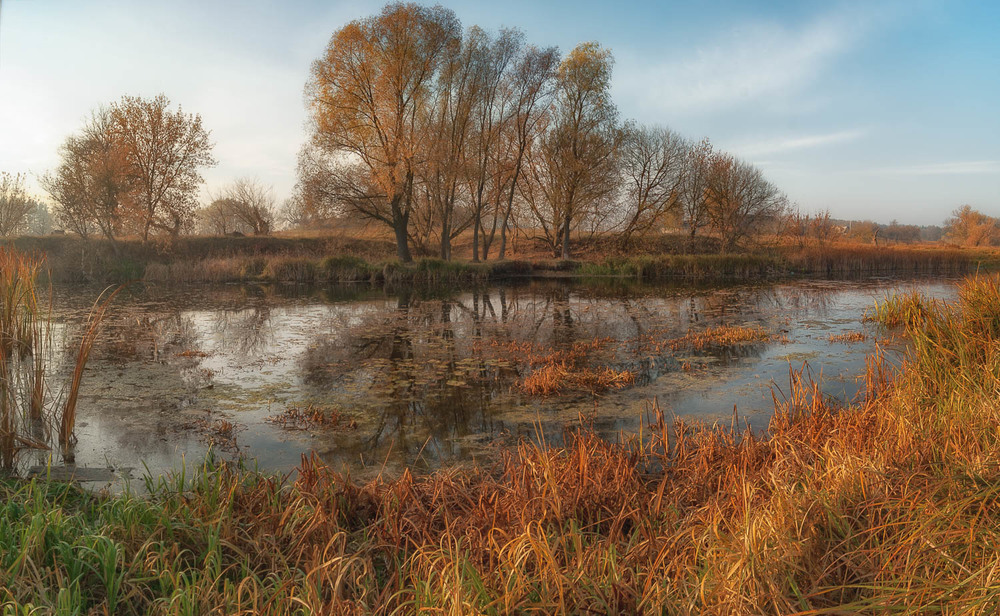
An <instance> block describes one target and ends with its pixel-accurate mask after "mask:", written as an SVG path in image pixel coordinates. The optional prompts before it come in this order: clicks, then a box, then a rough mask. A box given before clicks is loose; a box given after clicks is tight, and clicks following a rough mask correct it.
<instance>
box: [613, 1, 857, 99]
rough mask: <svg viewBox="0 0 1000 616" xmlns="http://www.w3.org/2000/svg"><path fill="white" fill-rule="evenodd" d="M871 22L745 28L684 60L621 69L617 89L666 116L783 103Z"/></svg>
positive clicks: (849, 15) (836, 18) (833, 20)
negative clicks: (771, 100)
mask: <svg viewBox="0 0 1000 616" xmlns="http://www.w3.org/2000/svg"><path fill="white" fill-rule="evenodd" d="M874 21H876V19H875V18H874V16H873V15H867V14H861V13H860V12H859V11H858V10H857V9H855V10H854V11H852V12H846V11H841V12H839V13H832V14H827V15H824V16H822V17H819V18H817V19H815V20H814V21H812V22H810V23H807V24H805V25H798V26H794V27H789V26H786V25H782V24H778V23H752V24H747V25H745V26H741V27H740V28H735V29H732V30H731V31H730V32H728V33H727V34H726V35H725V36H721V37H717V38H716V39H714V40H712V41H710V42H708V43H707V44H706V45H704V46H703V47H700V48H699V49H697V50H696V51H695V52H694V53H693V54H691V55H689V56H687V57H681V58H679V59H677V60H669V61H666V62H661V63H658V64H657V63H650V62H649V60H648V58H643V60H644V61H642V62H639V61H636V62H629V63H628V66H626V65H625V64H624V63H623V64H620V65H619V67H620V73H619V77H618V79H617V82H618V83H617V87H618V88H619V89H621V90H623V95H624V96H627V97H632V98H635V99H637V100H639V101H641V104H642V105H643V106H644V107H647V108H650V109H655V110H658V111H667V112H671V111H673V112H685V111H691V110H704V109H714V108H725V107H731V106H734V105H737V104H742V103H745V102H746V101H754V100H759V99H765V98H785V97H788V96H789V95H791V94H794V93H797V92H799V91H800V90H801V89H802V88H803V87H804V86H805V85H807V84H808V83H810V82H812V81H813V80H815V79H817V78H819V77H820V76H821V75H822V74H823V71H824V69H825V68H827V67H828V66H829V65H830V64H831V63H832V62H833V61H834V60H835V59H836V58H837V57H838V56H840V55H842V54H843V53H845V52H847V51H848V50H850V49H852V48H853V46H854V44H855V42H856V41H857V40H858V39H859V38H860V37H861V36H862V35H863V34H864V33H865V32H867V31H868V30H869V29H870V28H871V26H872V24H873V22H874ZM670 53H672V54H676V50H672V51H671V52H670Z"/></svg>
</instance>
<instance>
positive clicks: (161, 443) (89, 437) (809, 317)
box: [56, 281, 953, 471]
mask: <svg viewBox="0 0 1000 616" xmlns="http://www.w3.org/2000/svg"><path fill="white" fill-rule="evenodd" d="M900 285H902V286H906V287H907V288H918V289H920V290H922V291H924V292H929V293H931V294H933V295H937V296H947V295H948V294H950V293H951V292H952V288H953V287H952V284H951V283H950V282H948V281H938V282H933V281H915V282H907V283H897V282H893V281H872V282H864V283H859V282H797V283H789V284H779V285H756V286H755V285H741V286H734V287H714V288H713V287H702V288H692V287H678V286H641V285H624V284H621V283H620V282H617V283H615V284H609V285H601V286H593V285H591V286H583V285H573V284H564V283H558V282H534V283H530V284H522V285H513V286H496V287H484V288H476V289H468V290H449V289H432V290H425V291H414V290H409V289H401V290H396V291H386V290H383V289H371V288H368V287H354V286H338V287H331V288H325V289H306V288H302V287H287V286H277V287H260V286H256V287H254V286H251V287H238V286H219V287H199V288H189V289H185V288H181V289H164V288H157V287H148V288H145V289H141V290H137V291H136V292H135V294H134V295H133V296H132V297H131V298H129V299H127V300H126V301H123V302H121V303H119V305H117V306H116V307H115V309H114V311H113V313H112V314H111V316H110V317H109V320H108V322H107V327H106V328H105V331H104V333H103V335H102V338H101V340H100V342H99V344H98V346H97V349H96V350H95V354H94V358H93V360H92V363H91V366H90V368H89V369H88V373H87V379H86V381H85V384H84V389H83V392H82V398H81V407H80V417H81V428H80V447H79V449H80V453H78V459H80V460H81V464H86V463H89V464H95V465H103V464H105V460H110V461H111V462H113V463H117V464H123V465H126V466H138V465H139V461H140V460H145V461H146V462H147V463H148V464H150V466H151V467H159V468H164V467H169V466H172V465H174V464H176V462H177V461H178V460H179V458H180V456H181V455H187V456H188V457H189V459H197V458H199V457H200V456H202V455H203V454H204V452H205V450H206V449H207V447H208V442H209V441H210V438H209V437H210V436H211V435H206V434H204V433H203V431H202V430H201V429H200V428H193V427H192V426H204V425H206V424H211V422H212V421H213V420H216V419H219V418H225V419H226V420H228V421H232V422H235V423H237V424H239V425H241V426H243V427H245V430H243V431H242V432H240V433H239V435H238V444H239V445H240V447H241V450H242V451H243V452H245V453H247V454H249V455H251V456H254V457H256V458H257V459H258V460H259V461H260V462H261V464H262V465H263V466H265V467H269V468H275V469H289V468H292V467H294V466H295V465H296V464H297V463H298V462H299V457H300V455H301V453H303V452H308V451H310V450H315V451H317V452H319V453H320V454H321V455H322V456H323V457H324V458H325V459H327V460H328V461H330V462H332V463H336V464H342V465H346V466H350V467H352V468H354V469H355V470H356V471H358V470H359V469H363V468H370V467H373V466H374V467H375V468H378V469H381V468H382V467H383V466H386V467H388V468H389V469H390V470H393V469H398V468H400V467H402V466H404V465H418V466H420V465H424V466H436V465H438V464H441V463H448V462H453V461H460V460H465V459H470V458H472V457H477V456H483V455H490V452H491V451H492V450H493V449H494V448H495V447H502V446H504V445H505V444H508V443H510V442H512V440H513V439H516V438H517V437H519V436H523V435H532V434H534V433H535V431H537V430H539V429H541V430H542V431H543V432H544V433H545V435H546V437H547V438H550V439H553V438H554V439H557V438H558V435H559V434H560V433H561V430H562V428H563V427H564V426H566V425H572V424H575V423H576V422H578V421H579V419H580V417H587V418H589V419H590V420H591V421H592V422H593V425H594V427H595V429H597V430H599V431H600V432H602V433H603V434H605V435H606V436H609V437H613V436H614V435H615V434H616V433H618V432H619V431H632V430H635V429H637V427H638V423H639V421H640V418H641V417H642V414H643V408H644V405H645V404H647V403H648V402H649V401H650V400H653V399H656V400H657V401H658V403H659V404H660V406H661V407H663V408H666V409H668V410H669V411H670V412H673V413H675V414H677V415H685V416H695V417H701V418H704V419H707V420H710V421H711V420H715V419H722V420H725V421H727V422H728V421H729V420H730V418H731V416H732V409H733V405H734V404H735V405H737V407H738V408H739V411H740V414H741V415H742V416H743V418H745V419H747V420H749V421H751V423H753V424H754V425H756V426H758V427H760V426H763V425H765V424H766V420H767V416H768V414H769V413H770V410H771V406H772V405H771V402H770V390H769V386H770V384H771V382H772V381H777V382H781V383H783V382H786V381H787V374H788V369H789V366H790V365H792V366H796V367H797V366H800V365H802V363H803V362H808V364H809V365H810V366H811V367H812V369H813V371H814V372H815V373H817V374H822V375H823V389H824V392H825V393H827V394H828V395H832V396H835V397H839V398H842V399H849V398H850V397H851V396H853V395H854V392H856V391H857V383H856V382H855V381H854V376H855V375H857V374H859V373H860V372H861V370H862V368H863V365H864V364H863V361H864V356H865V353H866V352H867V351H869V350H870V348H871V343H868V344H842V343H831V342H830V340H829V336H830V335H831V334H839V333H845V332H851V331H860V330H861V329H862V324H861V322H860V319H861V315H862V313H863V311H864V309H865V308H866V307H867V306H869V305H870V304H871V303H872V301H873V300H874V299H875V298H878V297H881V296H883V295H885V294H886V293H887V292H888V290H890V289H892V288H894V287H898V286H900ZM88 292H89V291H88V290H86V289H79V288H69V287H65V288H57V293H56V306H57V311H58V317H59V320H60V324H61V329H60V330H59V331H61V332H62V337H63V338H65V339H71V338H72V337H73V336H74V335H76V334H74V332H76V331H77V329H74V328H79V327H80V326H81V324H82V323H83V320H84V317H85V314H86V309H87V308H88V307H89V303H90V302H92V298H91V297H90V296H88ZM721 325H728V326H744V327H755V328H760V329H763V330H766V331H767V332H770V333H772V334H774V336H775V339H774V340H772V341H771V342H756V343H753V344H741V345H715V346H711V345H710V346H708V347H706V348H704V349H700V350H695V349H689V348H681V349H675V348H672V347H671V346H670V345H667V344H663V341H668V340H671V339H675V338H679V337H681V336H683V335H684V334H686V333H688V332H691V331H702V330H705V329H706V328H709V327H716V326H721ZM600 340H607V342H606V343H602V344H600V345H597V346H595V349H597V350H594V351H593V352H591V353H590V354H589V355H587V357H586V358H585V360H583V362H584V363H583V365H585V366H588V367H608V368H613V369H615V370H629V371H632V372H634V373H635V374H636V376H637V378H636V384H635V385H634V386H633V387H629V388H627V389H624V390H622V391H611V392H608V393H605V394H603V395H601V396H600V397H596V398H595V396H594V395H592V394H591V393H589V392H588V391H571V392H568V393H566V394H564V395H561V396H555V397H551V398H533V397H529V396H525V395H523V394H521V393H520V392H519V389H518V384H519V383H520V382H521V381H522V380H523V379H525V378H526V377H527V376H528V375H529V374H530V373H531V371H532V370H534V369H535V366H534V364H532V363H530V362H528V361H526V360H525V356H526V355H527V354H529V353H535V354H544V353H548V352H556V351H566V350H571V349H574V348H576V347H575V346H574V345H580V344H583V343H589V342H593V341H600ZM512 349H513V350H512ZM305 405H316V406H317V407H322V408H326V409H332V410H335V411H336V412H337V413H338V414H339V415H341V416H343V417H347V418H350V421H345V422H342V423H341V424H339V425H338V427H336V428H333V427H319V426H317V427H315V428H312V429H308V430H299V431H295V432H290V431H285V430H282V429H281V427H280V425H275V424H273V423H269V422H267V421H266V420H267V418H268V417H271V416H273V415H275V414H278V413H280V412H282V411H283V410H285V409H286V408H288V407H289V406H305ZM346 426H353V427H346Z"/></svg>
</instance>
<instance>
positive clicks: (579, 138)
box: [295, 4, 786, 261]
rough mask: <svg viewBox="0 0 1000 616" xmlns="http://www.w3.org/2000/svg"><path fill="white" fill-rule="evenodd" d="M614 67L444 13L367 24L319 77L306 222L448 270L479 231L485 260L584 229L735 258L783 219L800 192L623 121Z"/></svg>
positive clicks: (345, 37)
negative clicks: (659, 239) (414, 250)
mask: <svg viewBox="0 0 1000 616" xmlns="http://www.w3.org/2000/svg"><path fill="white" fill-rule="evenodd" d="M612 66H613V59H612V57H611V53H610V52H609V51H608V50H607V49H604V48H602V47H601V46H600V45H599V44H597V43H584V44H581V45H579V46H578V47H576V48H575V49H573V50H572V51H571V52H570V53H569V54H568V55H566V56H565V57H564V58H561V57H560V54H559V53H558V51H557V50H556V49H555V48H541V47H536V46H532V45H528V44H526V42H525V39H524V35H523V34H522V33H521V32H520V31H518V30H501V31H500V32H498V33H488V32H486V31H484V30H482V29H480V28H477V27H472V28H470V29H469V30H467V31H466V32H464V33H463V31H462V28H461V25H460V23H459V21H458V19H457V18H456V17H455V14H454V13H453V12H452V11H450V10H448V9H445V8H442V7H440V6H437V7H423V6H418V5H415V4H390V5H388V6H386V7H385V8H384V9H383V10H382V12H381V13H380V14H378V15H375V16H372V17H369V18H366V19H362V20H358V21H354V22H351V23H349V24H347V25H346V26H344V27H343V28H341V29H340V30H338V31H337V32H336V33H335V34H334V35H333V37H332V39H331V41H330V43H329V45H328V47H327V49H326V51H325V53H324V55H323V56H322V57H321V58H320V59H318V60H317V61H316V62H315V63H314V65H313V67H312V75H311V79H310V81H309V84H308V86H307V101H308V105H309V108H310V111H311V120H312V121H311V137H310V140H309V142H308V143H307V144H306V145H305V147H304V148H303V151H302V153H301V155H300V160H299V184H298V187H297V194H296V198H295V204H296V207H297V209H298V211H297V213H296V216H295V217H296V218H297V219H298V220H301V221H314V222H315V221H321V220H323V219H328V218H346V217H361V218H364V219H367V220H371V221H377V222H380V223H383V224H385V225H388V226H389V227H390V228H391V229H392V230H393V232H394V234H395V238H396V245H397V253H398V256H399V258H400V259H401V260H403V261H409V260H410V259H411V248H410V246H411V244H413V245H415V246H417V247H418V248H420V249H421V250H424V251H428V252H430V251H431V250H432V249H434V251H436V252H438V253H439V254H440V256H441V257H442V258H445V259H447V258H449V257H450V255H451V242H452V240H453V239H454V238H455V237H456V236H457V235H458V234H459V233H462V232H463V231H466V230H471V231H472V237H473V258H474V260H477V261H478V260H480V259H487V258H489V256H490V253H491V250H493V248H494V246H496V254H497V256H499V257H500V258H503V257H504V256H505V253H506V250H507V245H508V241H509V238H510V237H511V234H512V233H513V232H515V231H516V230H518V229H522V230H523V229H528V228H530V230H531V231H530V233H531V234H532V235H533V236H534V237H537V238H539V239H541V240H543V241H544V242H545V243H546V244H547V245H548V246H549V247H550V248H551V249H552V251H553V253H554V254H555V255H561V256H563V257H569V256H570V254H571V250H570V242H571V237H573V234H574V233H578V232H581V231H589V232H596V231H606V230H617V231H619V232H621V234H622V237H623V238H625V239H626V240H627V239H628V238H630V237H632V236H633V235H634V234H638V233H642V232H645V231H648V230H651V229H656V228H658V227H662V226H664V225H668V224H669V225H677V224H678V223H680V224H683V225H684V226H685V227H686V229H687V230H688V232H689V233H690V234H691V235H692V236H694V235H695V234H697V233H698V232H699V231H700V230H702V229H706V228H708V229H711V230H712V231H713V232H714V233H715V234H717V235H718V236H719V238H720V239H721V246H722V249H723V250H731V249H734V248H736V247H737V246H739V245H740V244H741V243H743V242H744V241H746V240H747V239H748V238H750V237H752V236H753V235H754V234H755V233H757V232H758V231H759V230H760V229H761V227H762V226H763V225H765V224H772V223H774V222H775V221H776V220H777V219H778V217H779V215H780V214H781V213H782V212H783V210H784V209H785V207H786V200H785V197H784V195H783V194H782V193H781V192H780V191H779V190H778V189H777V188H776V187H775V186H774V185H773V184H771V183H770V182H769V181H767V179H766V178H764V176H763V174H762V173H761V172H760V170H758V169H756V168H755V167H753V166H752V165H750V164H749V163H747V162H745V161H742V160H739V159H737V158H735V157H733V156H731V155H729V154H726V153H724V152H715V151H714V150H713V148H712V146H711V144H709V143H708V142H707V141H703V142H701V143H697V144H692V143H689V142H687V141H686V140H685V139H683V138H681V137H680V136H678V135H677V134H676V133H674V132H672V131H670V130H668V129H665V128H661V127H647V126H640V125H638V124H635V123H633V122H624V123H623V122H622V121H621V119H620V118H619V114H618V110H617V108H616V106H615V104H614V101H613V100H612V99H611V95H610V82H611V71H612Z"/></svg>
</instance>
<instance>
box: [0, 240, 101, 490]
mask: <svg viewBox="0 0 1000 616" xmlns="http://www.w3.org/2000/svg"><path fill="white" fill-rule="evenodd" d="M43 268H44V259H42V258H40V257H36V256H32V255H27V254H24V253H21V252H18V251H16V250H13V249H7V248H3V247H0V471H3V472H5V473H12V472H14V471H16V470H17V461H18V457H19V454H20V453H21V452H23V451H25V450H28V449H48V448H49V445H50V444H49V435H50V434H51V433H52V432H53V431H55V432H56V433H57V434H58V442H59V444H60V446H61V448H62V456H63V459H64V460H65V461H66V462H72V461H73V454H72V447H71V445H72V439H73V430H74V427H75V422H76V401H77V397H78V392H79V388H80V384H81V382H82V379H83V370H84V368H85V367H86V364H87V359H88V357H89V354H90V348H91V346H92V345H93V343H94V339H95V337H96V335H97V329H98V327H99V326H100V323H101V320H102V319H103V317H104V312H105V310H106V309H107V307H108V305H109V304H110V302H111V299H113V298H114V295H115V294H116V293H117V291H115V292H114V293H111V294H110V295H109V297H108V298H107V299H106V300H105V301H103V302H99V303H98V304H96V305H95V309H94V311H93V312H92V313H91V316H90V319H89V320H88V324H87V326H86V329H85V332H84V335H83V337H82V340H81V343H80V347H79V349H78V350H77V353H76V359H75V361H74V363H73V366H72V378H71V380H70V383H69V385H68V389H67V390H66V391H63V392H57V391H54V390H53V388H52V384H53V383H52V380H53V377H54V376H55V367H54V366H53V365H52V364H53V357H52V355H51V353H52V340H51V335H50V330H51V319H52V304H51V302H52V296H51V291H50V292H49V293H48V300H47V302H46V301H45V299H44V296H43V295H42V294H40V293H39V289H38V278H39V276H40V273H41V272H42V271H43ZM61 396H65V399H64V400H62V401H60V397H61Z"/></svg>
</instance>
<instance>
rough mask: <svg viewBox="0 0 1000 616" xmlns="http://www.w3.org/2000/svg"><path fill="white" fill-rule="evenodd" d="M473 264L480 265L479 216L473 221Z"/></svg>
mask: <svg viewBox="0 0 1000 616" xmlns="http://www.w3.org/2000/svg"><path fill="white" fill-rule="evenodd" d="M472 262H473V263H479V216H476V218H475V219H474V220H473V221H472Z"/></svg>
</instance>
